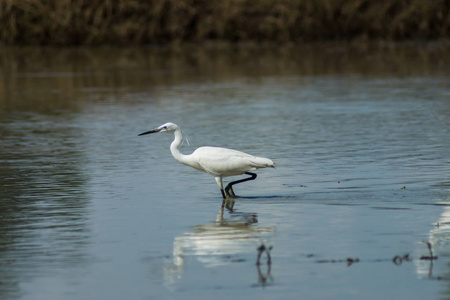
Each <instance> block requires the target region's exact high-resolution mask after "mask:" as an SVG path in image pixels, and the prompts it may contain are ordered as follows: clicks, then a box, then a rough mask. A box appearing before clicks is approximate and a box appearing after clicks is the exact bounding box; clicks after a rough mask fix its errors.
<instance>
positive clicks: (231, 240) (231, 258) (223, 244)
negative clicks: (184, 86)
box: [165, 199, 275, 285]
mask: <svg viewBox="0 0 450 300" xmlns="http://www.w3.org/2000/svg"><path fill="white" fill-rule="evenodd" d="M226 212H227V213H226ZM224 215H225V216H224ZM227 215H228V216H227ZM256 223H258V216H257V214H256V213H247V212H238V211H236V209H235V208H234V199H224V200H223V202H222V205H221V207H220V209H219V213H218V214H217V216H216V219H215V221H214V222H211V223H208V224H205V225H197V226H194V227H192V229H193V230H192V231H189V232H185V233H184V234H183V235H181V236H178V237H175V240H174V247H173V258H172V261H171V263H170V265H169V266H167V267H166V270H165V279H166V282H173V281H174V280H176V279H179V278H181V277H182V274H183V272H184V265H185V264H186V257H187V256H195V257H196V258H197V260H198V261H200V262H201V263H202V264H204V265H205V266H207V267H220V266H225V265H228V264H230V263H236V262H245V261H247V259H244V258H242V256H244V255H245V254H248V253H249V252H250V253H257V254H258V252H257V251H255V250H257V248H259V247H260V246H259V245H261V240H263V239H264V238H266V237H269V236H270V235H271V234H272V233H273V232H274V231H275V228H274V227H261V226H255V224H256ZM261 262H263V260H261ZM266 267H268V268H266ZM257 272H258V277H259V280H258V281H259V284H258V285H266V282H267V280H268V279H272V278H271V276H270V264H267V265H265V264H259V265H257Z"/></svg>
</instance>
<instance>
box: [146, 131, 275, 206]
mask: <svg viewBox="0 0 450 300" xmlns="http://www.w3.org/2000/svg"><path fill="white" fill-rule="evenodd" d="M156 132H173V133H174V135H175V139H174V140H173V142H172V144H170V152H172V155H173V157H174V158H175V159H176V160H178V161H179V162H180V163H182V164H185V165H187V166H190V167H192V168H194V169H196V170H199V171H203V172H206V173H208V174H211V175H212V176H214V178H215V179H216V182H217V184H218V185H219V188H220V192H221V193H222V196H223V198H224V199H226V198H229V197H236V194H235V193H234V191H233V185H235V184H237V183H241V182H244V181H248V180H254V179H255V178H256V174H255V173H252V172H249V171H254V170H256V169H260V168H275V165H274V163H273V161H271V160H270V159H268V158H264V157H256V156H253V155H250V154H247V153H244V152H241V151H236V150H232V149H227V148H219V147H200V148H197V149H196V150H195V151H194V152H193V153H192V154H189V155H184V154H182V153H181V152H180V150H179V149H178V148H179V147H180V145H181V143H182V142H183V136H182V134H181V129H180V127H178V125H176V124H174V123H166V124H163V125H161V126H159V127H158V128H156V129H153V130H149V131H146V132H143V133H141V134H139V136H141V135H144V134H149V133H156ZM242 174H247V175H250V177H247V178H244V179H241V180H236V181H233V182H230V183H229V184H228V185H227V186H226V188H225V190H224V188H223V182H222V178H223V177H228V176H236V175H242Z"/></svg>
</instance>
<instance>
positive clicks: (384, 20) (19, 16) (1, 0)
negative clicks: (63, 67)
mask: <svg viewBox="0 0 450 300" xmlns="http://www.w3.org/2000/svg"><path fill="white" fill-rule="evenodd" d="M449 34H450V2H449V1H447V0H380V1H371V0H220V1H210V0H148V1H144V0H142V1H139V0H0V42H1V43H4V44H42V45H100V44H113V45H130V44H134V45H138V44H161V43H167V42H173V41H191V42H197V41H205V40H227V41H275V42H299V41H316V40H353V39H383V40H406V39H441V38H448V37H449Z"/></svg>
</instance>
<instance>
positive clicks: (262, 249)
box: [256, 244, 272, 266]
mask: <svg viewBox="0 0 450 300" xmlns="http://www.w3.org/2000/svg"><path fill="white" fill-rule="evenodd" d="M257 250H258V257H257V258H256V265H258V266H259V265H260V264H261V256H262V254H263V253H266V257H267V265H269V266H270V265H271V264H272V258H271V257H270V251H271V250H272V246H270V247H269V248H267V247H266V245H264V244H261V246H259V247H258V248H257Z"/></svg>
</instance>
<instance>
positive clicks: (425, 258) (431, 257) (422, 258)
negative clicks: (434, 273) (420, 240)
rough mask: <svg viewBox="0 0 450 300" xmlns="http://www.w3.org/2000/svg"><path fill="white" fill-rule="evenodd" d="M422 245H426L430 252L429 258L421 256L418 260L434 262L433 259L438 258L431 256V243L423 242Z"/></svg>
mask: <svg viewBox="0 0 450 300" xmlns="http://www.w3.org/2000/svg"><path fill="white" fill-rule="evenodd" d="M424 243H425V244H426V245H427V247H428V251H430V256H426V255H423V256H421V257H420V259H421V260H435V259H437V258H438V257H437V256H434V255H433V249H432V246H431V243H430V242H424Z"/></svg>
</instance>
